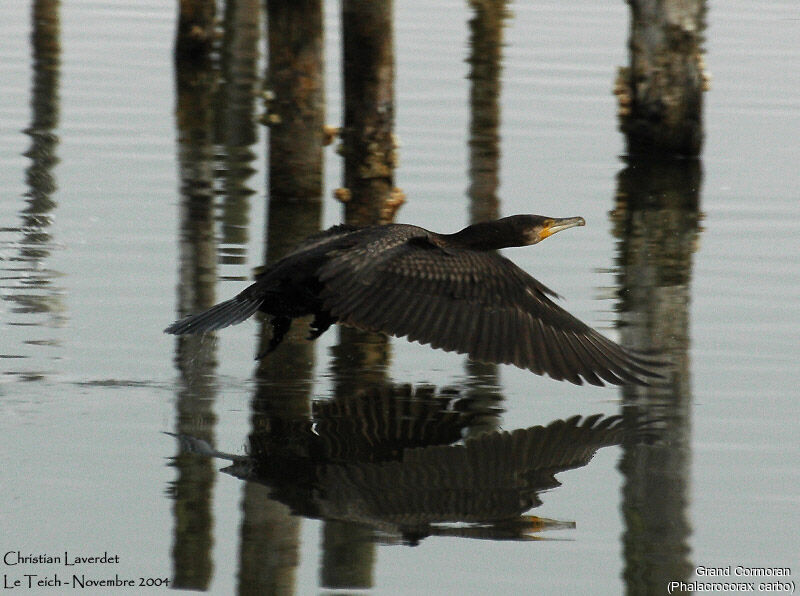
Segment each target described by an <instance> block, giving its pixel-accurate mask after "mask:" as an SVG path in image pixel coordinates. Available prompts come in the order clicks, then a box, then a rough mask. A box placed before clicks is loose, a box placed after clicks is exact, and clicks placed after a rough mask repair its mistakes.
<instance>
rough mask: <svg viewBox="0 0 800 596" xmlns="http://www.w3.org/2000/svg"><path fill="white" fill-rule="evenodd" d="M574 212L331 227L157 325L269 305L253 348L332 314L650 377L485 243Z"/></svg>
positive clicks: (463, 347) (557, 227)
mask: <svg viewBox="0 0 800 596" xmlns="http://www.w3.org/2000/svg"><path fill="white" fill-rule="evenodd" d="M584 223H585V222H584V220H583V218H581V217H570V218H565V219H555V218H549V217H542V216H539V215H514V216H511V217H505V218H503V219H499V220H496V221H489V222H483V223H478V224H474V225H471V226H468V227H466V228H464V229H463V230H461V231H460V232H456V233H454V234H436V233H434V232H430V231H428V230H425V229H423V228H420V227H417V226H412V225H404V224H390V225H383V226H369V227H365V228H356V227H353V226H348V225H338V226H334V227H332V228H330V229H328V230H326V231H324V232H321V233H319V234H317V235H314V236H311V237H309V238H307V239H306V240H305V241H304V242H303V243H302V244H301V245H300V246H299V247H298V248H297V249H296V250H295V251H294V252H292V253H290V254H289V255H287V256H286V257H284V258H283V259H281V260H279V261H278V262H276V263H274V264H273V265H270V266H269V267H267V268H266V269H265V270H264V271H263V272H262V273H260V274H259V275H258V276H257V278H256V282H255V283H254V284H253V285H251V286H250V287H248V288H246V289H245V290H244V291H242V292H241V293H240V294H239V295H237V296H235V297H234V298H231V299H230V300H227V301H225V302H222V303H220V304H217V305H216V306H214V307H212V308H211V309H209V310H207V311H206V312H203V313H200V314H196V315H191V316H188V317H186V318H184V319H182V320H180V321H177V322H175V323H173V324H172V325H170V326H169V327H167V328H166V330H165V331H166V332H167V333H174V334H178V335H180V334H184V333H197V332H204V331H211V330H214V329H221V328H223V327H227V326H228V325H234V324H236V323H240V322H241V321H244V320H245V319H247V318H248V317H250V316H251V315H253V314H254V313H255V312H256V311H258V310H260V311H263V312H265V313H267V314H269V315H271V316H272V327H273V334H272V339H271V341H270V342H269V345H268V346H267V348H266V350H265V351H264V352H263V353H262V354H259V357H261V356H263V355H265V354H266V353H269V352H271V351H272V350H274V349H275V348H276V347H277V346H278V344H280V342H281V340H282V339H283V336H284V335H285V334H286V332H287V331H288V329H289V326H290V325H291V320H292V319H293V318H295V317H300V316H303V315H309V314H313V315H314V320H313V322H312V323H311V335H310V336H309V339H314V338H316V337H319V336H320V335H321V334H322V333H323V332H325V331H326V330H327V329H328V327H330V326H331V324H333V323H337V322H338V323H343V324H346V325H351V326H354V327H358V328H361V329H366V330H369V331H380V332H384V333H389V334H391V335H395V336H398V337H404V336H407V337H408V339H409V340H410V341H418V342H420V343H423V344H431V346H432V347H434V348H441V349H443V350H446V351H455V352H459V353H464V354H468V355H469V357H470V358H472V359H474V360H480V361H485V362H496V363H510V364H514V365H516V366H519V367H520V368H527V369H530V370H531V371H533V372H535V373H536V374H547V375H549V376H551V377H553V378H554V379H558V380H568V381H570V382H572V383H577V384H581V383H582V378H583V379H585V380H586V381H588V382H589V383H592V384H594V385H602V384H603V380H605V381H607V382H610V383H616V384H622V383H641V382H642V377H654V376H658V375H656V374H655V373H653V372H651V371H649V370H648V367H647V362H646V361H644V360H641V359H639V358H638V357H636V356H634V355H632V354H630V353H629V352H627V351H626V350H625V349H624V348H622V347H621V346H619V345H617V344H616V343H614V342H613V341H611V340H609V339H608V338H606V337H604V336H603V335H600V334H599V333H598V332H596V331H595V330H593V329H592V328H590V327H589V326H587V325H586V324H584V323H582V322H581V321H579V320H578V319H576V318H575V317H573V316H572V315H571V314H569V313H568V312H567V311H565V310H564V309H562V308H561V307H559V306H558V305H556V304H555V303H554V302H553V301H552V300H551V299H550V296H557V294H555V292H553V291H552V290H550V289H548V288H546V287H545V286H544V285H543V284H541V283H540V282H538V281H537V280H535V279H534V278H533V277H531V276H530V275H528V274H527V273H525V272H524V271H522V269H520V268H519V267H517V266H516V265H514V263H512V262H511V261H509V260H508V259H506V258H505V257H502V256H500V255H499V254H497V253H495V252H493V251H494V250H496V249H500V248H506V247H511V246H527V245H529V244H536V243H537V242H539V241H541V240H543V239H545V238H547V237H548V236H550V235H552V234H555V233H556V232H559V231H561V230H565V229H567V228H571V227H574V226H582V225H584Z"/></svg>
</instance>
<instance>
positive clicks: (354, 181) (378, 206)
mask: <svg viewBox="0 0 800 596" xmlns="http://www.w3.org/2000/svg"><path fill="white" fill-rule="evenodd" d="M392 9H393V2H392V0H343V2H342V37H343V43H344V50H343V53H344V57H343V62H344V128H343V129H342V150H343V152H344V162H345V166H344V184H345V187H346V188H347V189H348V191H349V193H348V199H347V202H346V203H345V221H347V222H348V223H355V224H356V225H366V224H367V223H376V222H381V223H383V222H387V221H391V220H392V219H393V218H394V213H395V211H396V210H397V208H398V207H399V206H400V203H401V202H402V200H401V199H399V193H398V192H393V189H394V168H395V163H396V154H395V152H396V146H395V145H396V143H395V139H394V134H393V129H394V34H393V23H392Z"/></svg>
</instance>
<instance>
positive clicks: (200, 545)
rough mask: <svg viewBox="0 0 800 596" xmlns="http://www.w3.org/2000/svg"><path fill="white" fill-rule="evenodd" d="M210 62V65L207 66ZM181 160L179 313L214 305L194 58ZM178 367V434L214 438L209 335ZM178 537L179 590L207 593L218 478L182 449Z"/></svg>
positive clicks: (208, 77)
mask: <svg viewBox="0 0 800 596" xmlns="http://www.w3.org/2000/svg"><path fill="white" fill-rule="evenodd" d="M204 66H205V65H204ZM175 74H176V81H177V101H178V104H177V108H176V110H175V115H176V121H177V128H178V165H179V169H180V176H181V217H180V219H181V230H180V271H179V276H180V284H179V286H178V311H179V312H178V314H179V315H181V316H182V315H185V314H188V313H191V312H200V311H202V310H205V309H206V308H209V307H210V306H212V305H213V304H214V299H215V292H214V287H215V285H216V243H215V241H214V214H213V201H214V197H213V194H212V192H211V189H213V188H214V182H213V172H214V164H213V160H214V151H213V146H214V143H213V112H212V108H211V95H212V89H213V86H214V83H213V74H212V70H211V69H210V68H205V67H199V66H198V65H196V64H194V63H188V64H180V65H178V66H177V68H176V73H175ZM175 341H176V342H177V354H176V358H175V362H176V366H177V367H178V370H179V371H180V374H181V378H182V380H183V386H182V388H181V390H180V392H179V394H178V399H177V401H176V409H177V421H176V424H175V432H176V433H183V434H188V435H191V436H193V437H197V438H200V439H204V440H206V441H209V442H211V443H213V429H214V424H215V422H216V417H215V416H214V412H213V403H214V402H213V399H212V398H213V396H214V389H213V387H214V382H213V379H214V377H213V375H214V370H215V368H216V357H215V351H214V346H213V343H212V342H209V341H208V339H207V338H203V337H201V336H195V335H181V336H178V337H177V338H176V340H175ZM173 465H174V466H175V468H176V470H177V474H178V477H177V479H176V480H175V483H174V500H175V505H174V513H173V514H174V517H175V522H174V523H175V539H174V540H175V542H174V544H173V548H172V559H173V567H174V577H173V587H175V588H187V589H194V590H207V589H208V585H209V582H210V581H211V575H212V568H213V565H212V562H211V547H212V544H213V538H212V518H211V495H212V490H213V486H214V479H215V478H216V471H215V470H214V466H213V464H212V462H211V461H210V460H208V459H206V458H198V457H195V456H193V455H190V454H179V455H178V456H176V457H175V460H174V464H173Z"/></svg>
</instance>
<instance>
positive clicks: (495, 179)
mask: <svg viewBox="0 0 800 596" xmlns="http://www.w3.org/2000/svg"><path fill="white" fill-rule="evenodd" d="M506 4H507V0H482V1H481V0H473V1H472V2H470V5H471V6H472V9H473V10H474V12H475V15H474V16H473V17H472V18H471V19H470V21H469V28H470V33H471V35H470V44H469V47H470V48H471V50H470V55H469V58H468V59H467V62H468V63H469V65H470V72H469V76H468V78H469V80H470V88H469V100H470V101H469V104H470V125H469V179H470V186H469V198H470V222H471V223H475V222H479V221H487V220H491V219H497V217H498V216H499V207H500V204H499V203H500V202H499V199H498V197H497V188H498V187H499V186H500V175H499V172H500V132H499V128H500V74H501V72H502V57H503V27H504V26H505V18H506V17H507V15H508V11H507V9H506Z"/></svg>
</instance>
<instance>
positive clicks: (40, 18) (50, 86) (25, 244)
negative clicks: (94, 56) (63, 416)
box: [4, 0, 66, 345]
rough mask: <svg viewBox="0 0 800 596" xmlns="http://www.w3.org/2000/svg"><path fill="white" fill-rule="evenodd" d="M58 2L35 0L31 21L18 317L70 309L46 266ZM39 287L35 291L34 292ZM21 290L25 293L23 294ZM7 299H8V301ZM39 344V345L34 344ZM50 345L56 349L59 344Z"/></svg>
mask: <svg viewBox="0 0 800 596" xmlns="http://www.w3.org/2000/svg"><path fill="white" fill-rule="evenodd" d="M59 8H60V2H59V1H58V0H36V1H35V2H34V3H33V7H32V19H31V21H32V22H31V62H32V70H33V84H32V86H31V102H30V103H31V123H30V126H28V127H27V128H26V129H25V130H24V133H25V134H26V135H28V137H30V146H29V148H28V150H27V151H25V154H24V155H25V156H26V157H27V158H29V159H30V164H29V165H28V167H27V168H25V183H26V186H27V187H28V191H27V192H26V193H25V206H24V207H23V208H22V209H21V210H20V220H21V221H20V224H21V225H20V229H19V231H20V234H21V239H20V240H21V241H20V242H19V254H18V256H17V257H14V258H12V259H11V260H10V261H9V264H13V266H14V273H13V275H14V276H17V275H21V276H23V277H24V279H25V280H26V282H25V283H24V285H23V286H22V287H21V288H14V287H12V288H11V292H10V293H9V294H8V296H7V298H8V299H10V300H11V301H13V302H15V303H17V305H18V308H17V309H15V310H16V312H19V313H25V314H29V313H51V316H52V317H53V318H54V319H55V320H54V321H53V322H52V326H53V327H55V326H57V325H58V323H57V318H60V317H62V316H64V311H65V310H66V305H65V304H64V303H63V300H62V292H59V291H58V288H56V287H53V278H54V275H53V273H54V272H53V271H52V270H50V268H49V267H48V264H47V258H48V257H49V256H50V247H51V246H52V245H51V236H50V230H49V228H50V224H51V222H52V217H51V211H53V209H54V208H55V207H56V202H55V201H54V200H53V193H54V192H55V190H56V188H57V184H56V179H55V176H54V175H53V171H54V169H55V166H56V165H57V164H58V140H59V139H58V135H56V134H55V132H54V131H55V130H56V129H57V128H58V121H59V109H60V100H59V95H58V91H59V81H60V79H61V16H60V14H59ZM32 288H36V291H33V292H32V291H31V289H32ZM20 290H21V291H20ZM5 297H6V296H4V298H5ZM31 343H32V344H36V343H37V342H31ZM58 344H59V342H58V340H52V345H58Z"/></svg>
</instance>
